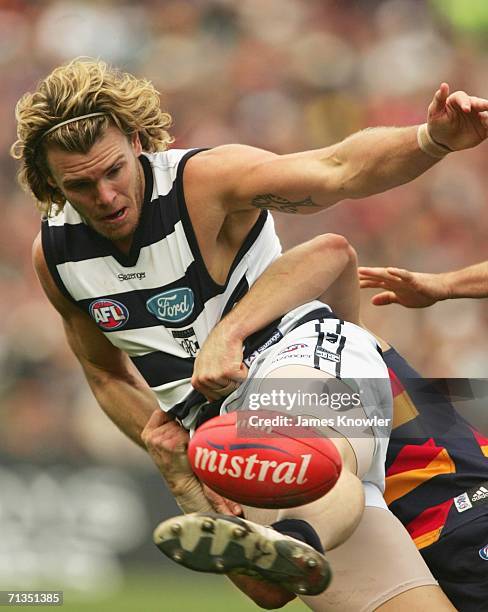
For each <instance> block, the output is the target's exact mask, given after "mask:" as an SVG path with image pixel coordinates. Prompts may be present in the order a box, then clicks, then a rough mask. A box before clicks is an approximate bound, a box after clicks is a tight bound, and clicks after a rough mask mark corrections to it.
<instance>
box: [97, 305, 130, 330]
mask: <svg viewBox="0 0 488 612" xmlns="http://www.w3.org/2000/svg"><path fill="white" fill-rule="evenodd" d="M88 309H89V312H90V316H91V317H92V319H94V321H95V323H96V324H97V325H98V327H100V329H102V330H103V331H114V330H116V329H120V328H121V327H123V326H124V325H125V324H126V323H127V321H128V320H129V311H128V310H127V307H126V306H124V304H121V303H120V302H116V301H115V300H108V299H98V300H94V301H93V302H92V303H91V304H90V306H89V307H88Z"/></svg>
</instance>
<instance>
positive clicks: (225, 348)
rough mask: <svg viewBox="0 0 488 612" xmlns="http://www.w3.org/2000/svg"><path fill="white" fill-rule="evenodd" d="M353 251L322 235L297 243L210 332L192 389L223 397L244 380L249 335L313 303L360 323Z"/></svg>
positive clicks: (334, 237)
mask: <svg viewBox="0 0 488 612" xmlns="http://www.w3.org/2000/svg"><path fill="white" fill-rule="evenodd" d="M356 266H357V260H356V254H355V251H354V249H353V248H352V247H351V246H350V245H349V243H348V242H347V240H346V239H345V238H344V237H343V236H339V235H336V234H325V235H323V236H317V237H316V238H314V239H312V240H310V241H308V242H306V243H304V244H301V245H299V246H297V247H295V248H293V249H291V250H290V251H288V252H287V253H285V254H284V255H283V256H281V257H280V258H279V259H277V260H276V261H275V262H273V263H272V264H271V265H270V266H269V267H268V269H267V270H266V271H265V272H264V274H263V275H262V276H261V277H260V278H259V279H258V280H257V281H256V283H255V284H254V285H253V286H252V287H251V289H250V291H249V292H248V293H247V295H246V296H245V297H244V298H243V299H242V300H240V302H239V303H238V304H237V305H236V306H235V307H234V308H233V309H232V311H231V312H230V313H229V314H228V315H227V316H226V317H225V318H224V319H223V320H222V321H221V322H220V323H219V324H218V325H217V326H216V327H215V328H214V330H213V331H212V332H211V334H210V335H209V337H208V338H207V340H206V342H205V344H204V345H203V347H202V349H201V351H200V353H199V355H198V356H197V358H196V361H195V366H194V370H193V378H192V385H193V386H194V387H195V388H196V389H198V390H199V391H200V392H202V393H203V394H204V395H205V396H206V397H207V398H208V399H217V398H218V397H223V396H226V395H228V394H229V393H230V392H231V391H232V390H234V389H235V388H236V385H238V384H239V381H242V380H244V379H245V378H246V376H247V368H246V366H245V365H244V364H243V363H242V350H243V343H244V341H245V339H246V338H247V337H249V336H250V335H252V334H253V333H254V332H256V331H259V330H261V329H263V328H264V327H265V326H266V325H268V324H269V323H271V322H272V321H274V320H275V319H277V318H278V317H280V316H282V315H284V314H285V313H287V312H289V311H291V310H293V309H294V308H296V307H297V306H301V305H302V304H305V303H306V302H310V301H311V300H315V299H326V300H327V303H328V304H329V305H330V306H331V307H332V308H333V309H334V312H336V314H337V315H338V316H339V317H341V318H344V319H346V320H348V321H350V322H352V323H358V321H359V285H358V281H357V272H356Z"/></svg>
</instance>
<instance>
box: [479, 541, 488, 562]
mask: <svg viewBox="0 0 488 612" xmlns="http://www.w3.org/2000/svg"><path fill="white" fill-rule="evenodd" d="M479 552H480V557H481V558H482V559H483V560H484V561H488V544H487V545H486V546H483V548H480V551H479Z"/></svg>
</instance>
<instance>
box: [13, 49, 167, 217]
mask: <svg viewBox="0 0 488 612" xmlns="http://www.w3.org/2000/svg"><path fill="white" fill-rule="evenodd" d="M91 113H96V116H92V117H87V118H81V119H79V120H77V121H71V122H69V123H66V124H65V125H60V126H59V127H58V128H56V126H57V125H58V124H60V123H62V122H63V121H67V120H70V119H73V118H75V117H81V116H82V115H88V114H91ZM98 113H100V114H98ZM15 116H16V119H17V140H16V141H15V143H14V144H13V145H12V147H11V149H10V153H11V155H12V157H14V158H15V159H18V160H20V161H21V166H20V169H19V171H18V180H19V183H20V185H21V186H22V187H23V188H24V189H25V190H26V191H30V192H31V193H32V194H33V196H34V197H35V199H36V201H37V206H38V208H39V210H40V211H41V212H42V213H43V214H44V215H48V216H49V215H51V214H56V213H57V212H59V211H60V210H62V209H63V207H64V205H65V203H66V198H65V197H64V196H63V194H62V193H61V191H60V190H59V189H57V188H56V187H53V186H52V185H50V184H49V182H48V178H49V177H50V172H49V168H48V166H47V161H46V148H47V147H49V146H52V145H55V146H58V147H61V148H62V149H64V150H66V151H70V152H77V153H87V152H88V151H89V150H90V148H91V147H92V146H93V144H94V142H95V141H96V140H97V139H98V138H99V137H100V136H101V135H102V134H103V132H104V131H105V130H106V128H107V127H109V125H111V124H115V125H116V126H117V127H118V128H119V129H120V130H121V131H122V132H123V133H124V134H126V135H127V136H131V135H133V134H134V133H136V132H137V133H138V134H139V138H140V141H141V144H142V148H143V150H144V151H147V152H149V153H151V152H154V151H164V150H165V149H166V148H167V147H168V145H169V144H170V143H171V142H173V138H172V137H171V136H170V135H169V133H168V132H167V131H166V128H168V127H169V126H170V125H171V116H170V115H169V114H168V113H165V112H163V111H162V110H161V106H160V99H159V93H158V92H157V91H156V89H155V88H154V86H153V85H152V83H151V82H150V81H147V80H145V79H137V78H136V77H134V76H133V75H131V74H128V73H126V72H121V71H119V70H117V69H115V68H113V67H111V66H109V65H107V64H106V63H105V62H104V61H101V60H95V59H92V58H76V59H74V60H72V61H71V62H69V63H68V64H66V65H64V66H60V67H58V68H56V69H55V70H53V72H51V74H50V75H48V76H47V77H46V78H45V79H44V80H43V81H41V82H40V83H39V85H38V87H37V90H36V91H35V92H34V93H30V92H28V93H26V94H24V95H23V96H22V98H20V100H19V101H18V103H17V106H16V109H15Z"/></svg>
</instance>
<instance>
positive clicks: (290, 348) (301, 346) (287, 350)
mask: <svg viewBox="0 0 488 612" xmlns="http://www.w3.org/2000/svg"><path fill="white" fill-rule="evenodd" d="M304 348H307V345H306V344H303V343H302V342H299V343H298V344H290V346H287V347H286V348H285V349H283V350H282V351H280V352H279V353H278V355H284V354H285V353H292V352H293V351H298V349H304Z"/></svg>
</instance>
